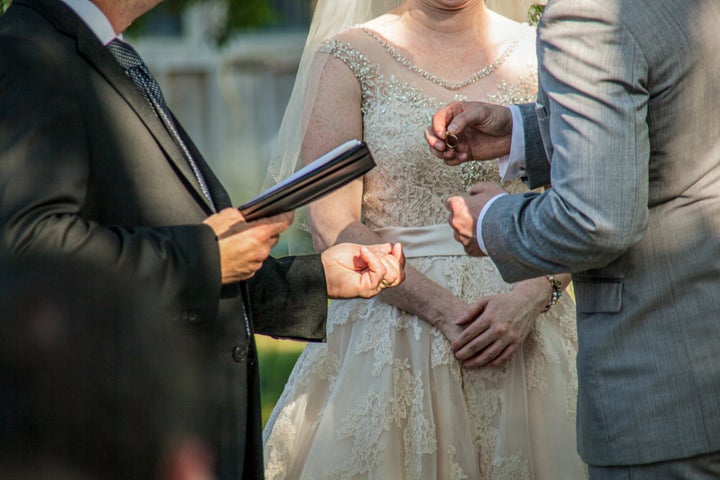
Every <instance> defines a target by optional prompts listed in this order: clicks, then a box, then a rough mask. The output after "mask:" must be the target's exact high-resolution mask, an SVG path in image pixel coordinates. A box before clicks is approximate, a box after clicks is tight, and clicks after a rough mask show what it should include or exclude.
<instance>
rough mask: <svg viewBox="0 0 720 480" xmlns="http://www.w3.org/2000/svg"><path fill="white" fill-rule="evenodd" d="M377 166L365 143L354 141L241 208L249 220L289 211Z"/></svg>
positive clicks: (341, 146) (346, 143)
mask: <svg viewBox="0 0 720 480" xmlns="http://www.w3.org/2000/svg"><path fill="white" fill-rule="evenodd" d="M374 166H375V160H374V159H373V157H372V155H371V154H370V150H369V149H368V147H367V145H366V144H365V142H361V141H360V140H350V141H348V142H345V143H343V144H342V145H340V146H338V147H337V148H335V149H333V150H331V151H330V152H328V153H326V154H325V155H323V156H322V157H320V158H318V159H317V160H315V161H314V162H312V163H310V164H308V165H306V166H304V167H303V168H301V169H300V170H298V171H297V172H295V173H294V174H293V175H291V176H290V177H288V178H286V179H285V180H283V181H281V182H280V183H278V184H277V185H274V186H272V187H270V188H269V189H267V190H266V191H264V192H263V193H261V194H260V195H258V196H257V197H255V198H253V199H252V200H250V201H249V202H247V203H245V204H244V205H241V206H240V207H238V208H239V210H240V213H242V214H243V216H244V217H245V219H246V220H247V221H251V220H257V219H258V218H263V217H271V216H273V215H278V214H280V213H284V212H289V211H291V210H295V209H297V208H300V207H302V206H303V205H307V204H308V203H310V202H312V201H313V200H317V199H318V198H320V197H322V196H324V195H327V194H328V193H330V192H333V191H334V190H337V189H338V188H340V187H342V186H344V185H347V184H348V183H350V182H352V181H353V180H355V179H356V178H358V177H361V176H363V175H365V174H366V173H367V172H369V171H370V170H371V169H372V168H373V167H374Z"/></svg>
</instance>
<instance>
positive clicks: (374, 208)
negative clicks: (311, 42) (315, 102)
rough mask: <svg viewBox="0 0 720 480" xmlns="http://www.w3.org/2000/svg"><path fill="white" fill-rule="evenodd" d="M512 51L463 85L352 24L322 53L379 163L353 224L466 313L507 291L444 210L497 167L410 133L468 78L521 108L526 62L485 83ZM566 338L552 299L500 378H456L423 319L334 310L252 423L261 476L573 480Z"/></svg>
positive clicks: (571, 334) (369, 309)
mask: <svg viewBox="0 0 720 480" xmlns="http://www.w3.org/2000/svg"><path fill="white" fill-rule="evenodd" d="M530 35H532V34H529V35H528V36H530ZM526 40H529V39H526ZM518 41H521V39H519V40H518ZM516 43H517V42H516ZM516 46H517V45H516V44H513V45H512V46H511V47H509V48H508V49H507V50H506V52H505V53H504V54H503V55H502V56H501V57H500V58H499V59H498V60H497V61H496V62H495V63H494V64H492V65H489V66H488V67H486V68H485V69H483V70H481V71H480V72H478V73H477V74H476V75H475V77H477V78H471V79H469V80H468V82H469V83H467V85H461V84H451V83H449V82H446V81H444V80H442V79H440V78H438V77H435V76H433V75H430V74H428V73H427V72H425V71H423V70H422V69H419V68H418V67H416V66H414V65H413V64H412V63H411V62H410V61H409V60H408V59H407V58H405V57H403V55H402V54H401V53H400V52H399V51H398V50H396V49H395V48H393V46H392V45H390V44H389V43H387V42H386V41H385V40H383V38H382V37H380V36H378V35H377V34H375V33H374V32H373V31H370V30H366V29H362V28H353V29H351V30H349V31H347V32H344V33H343V34H341V35H339V36H338V37H335V39H333V40H330V41H326V42H325V43H324V44H323V45H322V47H321V52H322V53H321V54H323V55H332V56H334V57H335V58H337V59H339V60H341V61H342V62H344V63H345V64H346V65H347V67H349V68H350V69H351V70H352V72H353V73H354V74H355V76H356V78H357V80H358V82H359V84H360V86H361V90H362V112H363V118H364V140H365V141H366V142H367V144H368V145H369V147H370V150H371V151H372V152H373V156H374V158H375V160H376V162H377V164H378V165H377V167H376V168H375V169H374V170H372V171H371V172H370V173H369V174H368V175H367V176H366V178H365V187H364V196H363V215H364V223H365V224H366V225H367V226H368V227H369V228H372V229H373V230H375V231H377V232H378V233H380V234H381V235H382V236H383V237H384V238H386V239H388V240H392V241H398V240H400V241H402V243H403V245H404V246H405V252H406V255H407V257H408V259H407V262H408V264H410V265H412V266H414V267H415V268H417V269H418V270H419V271H421V272H422V273H424V274H426V275H427V276H428V277H430V278H431V279H432V280H434V281H435V282H437V283H439V284H441V285H443V286H445V287H446V288H447V289H449V290H450V291H451V292H452V293H453V294H455V295H457V296H459V297H461V298H462V299H463V300H465V301H466V302H472V301H475V300H477V299H479V298H480V297H482V296H484V295H491V294H496V293H498V292H503V291H507V290H508V289H509V288H510V286H509V285H508V284H506V283H505V282H503V280H502V279H501V277H500V275H499V273H498V271H497V270H496V268H495V267H494V265H493V263H492V261H491V260H489V259H487V258H471V257H468V256H466V255H464V252H463V250H462V247H461V246H460V244H459V243H457V242H455V241H454V240H453V237H452V231H451V230H450V227H449V226H448V225H447V218H448V212H447V210H446V209H445V207H444V200H445V198H447V197H448V196H451V195H456V194H462V193H464V192H466V191H467V189H468V188H469V186H470V185H472V184H473V183H475V182H476V181H479V180H492V181H499V177H498V173H497V163H496V162H483V163H480V162H477V163H473V164H469V166H465V168H460V167H449V166H445V165H444V164H443V163H442V162H441V161H440V160H438V159H437V158H435V157H433V156H432V155H431V154H430V153H429V149H428V147H427V144H426V143H425V140H424V137H423V131H424V129H425V127H426V126H427V125H429V124H430V118H431V116H432V114H433V113H434V112H435V111H436V110H437V109H438V108H439V107H441V106H443V105H445V104H447V103H448V102H450V101H453V100H457V99H461V98H465V97H463V96H460V95H459V94H458V93H457V92H458V91H461V90H462V91H463V94H464V95H465V96H467V95H468V94H467V93H465V92H466V91H467V92H471V91H472V87H473V86H474V85H476V84H479V83H481V82H488V81H495V82H496V85H495V86H494V92H493V94H491V95H487V93H486V95H487V97H486V98H487V99H488V100H489V101H493V102H497V103H518V102H526V101H533V100H534V95H533V93H534V91H535V89H536V84H535V69H534V66H532V65H524V66H523V69H522V70H523V71H518V72H517V78H516V81H514V82H499V83H497V80H492V79H491V78H490V77H492V75H490V74H491V73H493V71H494V70H496V69H497V68H500V67H501V64H502V62H504V61H505V60H506V59H507V58H508V57H509V56H510V55H512V53H513V49H514V48H515V47H516ZM518 48H519V47H518ZM484 88H486V89H487V86H485V87H484ZM475 98H478V97H475ZM468 167H469V168H468ZM513 187H515V188H521V186H519V185H513ZM575 337H576V331H575V316H574V305H573V304H572V300H571V299H569V298H568V296H567V295H565V296H563V297H562V299H561V301H560V303H559V304H558V305H556V306H555V307H553V308H552V309H551V310H550V311H549V312H547V313H545V314H542V315H540V316H539V317H538V319H537V321H536V322H535V325H534V328H533V329H532V332H531V333H530V334H529V336H528V338H527V340H526V342H525V344H524V348H523V349H522V350H520V351H518V352H517V353H516V354H515V355H514V356H513V358H512V359H511V360H510V361H509V362H508V363H507V364H505V365H504V366H503V367H485V368H481V369H473V370H470V369H463V368H461V366H460V365H459V363H458V362H457V361H456V360H455V359H454V357H453V355H452V352H451V351H450V348H449V342H448V341H447V340H446V338H445V337H444V336H443V335H442V334H441V333H440V331H438V330H437V329H435V328H433V327H430V326H429V325H428V324H427V323H426V322H424V321H422V320H421V319H419V318H417V317H415V316H413V315H411V314H408V313H407V312H404V311H402V310H399V309H398V308H395V307H393V306H391V305H389V304H386V303H384V302H383V301H382V300H380V299H378V298H374V299H371V300H369V301H368V300H362V299H358V300H334V301H333V302H332V303H331V305H330V309H329V314H328V323H327V343H326V344H310V345H308V346H307V347H306V348H305V350H304V352H303V353H302V355H301V356H300V358H299V359H298V361H297V364H296V365H295V368H294V370H293V372H292V374H291V376H290V379H289V381H288V383H287V386H286V388H285V391H284V393H283V395H282V397H281V398H280V400H279V402H278V403H277V405H276V408H275V410H274V412H273V414H272V416H271V418H270V420H269V421H268V424H267V426H266V429H265V462H266V470H265V472H266V477H267V479H268V480H274V479H281V478H292V479H304V480H305V479H351V478H374V479H383V480H388V479H390V480H394V479H436V478H437V479H548V480H564V479H568V480H576V479H580V478H584V477H585V476H586V473H585V467H584V466H583V465H582V463H581V461H580V460H579V458H578V456H577V455H576V453H575V401H576V391H577V388H576V383H577V382H576V373H575V351H576V343H575Z"/></svg>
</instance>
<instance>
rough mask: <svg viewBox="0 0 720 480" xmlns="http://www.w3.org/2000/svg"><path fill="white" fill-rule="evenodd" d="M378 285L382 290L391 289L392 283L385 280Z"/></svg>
mask: <svg viewBox="0 0 720 480" xmlns="http://www.w3.org/2000/svg"><path fill="white" fill-rule="evenodd" d="M380 285H382V286H383V287H384V288H388V287H392V283H390V282H388V281H387V280H385V279H383V280H382V281H381V282H380Z"/></svg>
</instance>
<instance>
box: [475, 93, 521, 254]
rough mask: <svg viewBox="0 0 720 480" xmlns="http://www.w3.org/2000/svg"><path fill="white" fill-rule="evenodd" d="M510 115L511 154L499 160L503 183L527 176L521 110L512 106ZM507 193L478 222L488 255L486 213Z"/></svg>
mask: <svg viewBox="0 0 720 480" xmlns="http://www.w3.org/2000/svg"><path fill="white" fill-rule="evenodd" d="M509 108H510V113H512V121H513V128H512V137H511V139H510V154H509V155H504V156H502V157H500V158H499V159H498V167H499V169H500V178H502V179H503V181H509V180H513V179H515V178H518V177H521V176H523V175H524V174H525V130H524V128H523V123H522V116H521V115H520V108H518V106H517V105H510V107H509ZM503 195H507V193H501V194H500V195H496V196H495V197H493V198H491V199H490V200H489V201H488V202H487V203H486V204H485V206H484V207H483V209H482V210H481V211H480V215H479V216H478V222H477V232H476V233H477V241H478V246H479V247H480V249H481V250H482V251H483V253H485V255H487V253H488V252H487V249H486V248H485V242H483V237H482V221H483V218H485V212H487V210H488V208H490V205H492V204H493V202H494V201H495V200H496V199H497V198H499V197H502V196H503Z"/></svg>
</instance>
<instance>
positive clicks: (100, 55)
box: [15, 0, 215, 212]
mask: <svg viewBox="0 0 720 480" xmlns="http://www.w3.org/2000/svg"><path fill="white" fill-rule="evenodd" d="M15 1H17V2H18V3H23V4H25V5H27V6H29V7H31V8H33V9H35V10H37V11H38V12H40V13H41V14H42V15H43V16H45V17H46V18H47V19H48V20H50V21H51V22H52V23H53V24H54V25H55V26H56V27H57V28H58V30H60V31H62V32H63V33H65V34H67V35H69V36H71V37H74V38H75V39H76V42H77V46H78V53H79V54H80V55H81V56H82V57H83V58H85V60H86V61H87V62H88V63H89V64H90V65H91V66H92V67H93V68H94V69H95V70H97V71H98V72H99V73H100V74H101V75H102V76H103V77H104V78H105V79H106V80H107V81H108V83H110V84H111V85H112V86H113V88H114V89H115V90H116V91H117V92H118V94H119V95H120V96H121V97H122V98H123V99H124V100H125V101H126V102H127V104H128V106H129V107H130V108H131V109H132V110H133V111H134V112H135V113H136V114H137V116H138V118H139V119H140V121H141V122H143V124H144V125H145V126H146V127H147V129H148V131H149V132H150V133H151V134H152V136H153V137H154V138H155V140H156V141H157V143H158V146H159V147H160V148H161V149H162V151H163V152H164V154H165V157H166V158H167V159H168V161H169V162H171V163H172V164H173V166H174V167H175V171H176V172H178V175H179V176H180V177H182V178H183V180H184V181H185V184H186V185H187V187H188V190H189V191H190V192H191V193H192V194H193V195H194V196H195V198H196V200H197V201H198V202H199V203H201V204H202V205H203V206H204V207H205V209H206V210H207V211H208V212H212V207H211V206H210V204H209V202H208V200H207V199H206V198H205V195H203V193H202V191H201V190H200V185H199V184H198V181H197V178H196V177H195V174H194V173H193V171H192V168H191V167H190V165H189V164H188V162H187V160H186V159H185V157H184V156H183V154H182V152H181V151H180V148H179V147H178V146H177V144H176V143H175V140H173V138H172V136H171V135H170V133H168V131H167V129H166V128H165V125H164V124H163V123H162V120H160V118H159V117H158V116H157V115H156V114H155V111H154V110H153V108H152V107H151V106H150V105H149V104H148V103H147V102H146V101H145V97H144V96H143V95H142V93H140V91H139V90H138V89H137V88H136V87H135V84H134V83H133V82H132V80H131V79H130V77H128V76H127V75H126V74H125V71H124V70H123V69H122V67H121V66H120V65H118V63H117V62H116V61H115V59H114V58H113V56H112V55H111V54H110V52H109V51H108V50H107V49H106V48H105V46H104V45H102V43H100V42H99V41H98V39H97V37H96V36H95V34H94V33H93V32H92V31H91V30H90V28H88V26H87V25H85V23H84V22H83V21H81V20H80V19H79V18H78V17H77V15H75V13H74V12H73V11H72V10H71V9H70V8H69V7H67V6H66V5H65V4H63V3H62V2H59V1H52V2H49V1H45V0H34V1H33V0H15ZM182 132H183V133H182V134H181V135H182V139H183V141H184V142H185V144H186V145H187V146H188V148H189V149H190V151H191V153H192V155H193V159H194V160H195V162H196V163H197V164H198V165H201V170H202V172H203V173H205V171H207V170H209V168H208V167H207V165H206V164H205V161H204V159H203V158H202V156H201V155H200V153H199V152H198V151H197V148H196V147H195V146H194V145H193V143H192V141H191V140H190V138H189V137H188V136H187V134H185V133H184V130H182ZM213 178H214V176H213ZM213 190H215V189H213ZM211 193H213V194H214V192H212V190H211Z"/></svg>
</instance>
